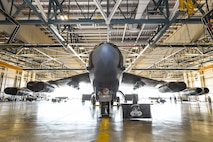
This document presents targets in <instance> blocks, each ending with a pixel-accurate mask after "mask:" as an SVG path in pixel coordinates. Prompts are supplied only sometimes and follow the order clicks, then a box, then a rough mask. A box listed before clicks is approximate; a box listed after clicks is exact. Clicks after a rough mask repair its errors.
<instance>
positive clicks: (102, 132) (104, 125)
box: [96, 118, 109, 142]
mask: <svg viewBox="0 0 213 142" xmlns="http://www.w3.org/2000/svg"><path fill="white" fill-rule="evenodd" d="M96 142H109V118H102V119H101V124H100V127H99V133H98V136H97V139H96Z"/></svg>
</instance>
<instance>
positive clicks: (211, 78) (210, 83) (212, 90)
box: [184, 65, 213, 94]
mask: <svg viewBox="0 0 213 142" xmlns="http://www.w3.org/2000/svg"><path fill="white" fill-rule="evenodd" d="M210 66H212V65H210ZM212 72H213V68H208V66H207V68H206V69H204V70H202V71H190V72H186V73H184V81H185V82H186V84H187V86H188V87H207V88H209V94H213V74H212Z"/></svg>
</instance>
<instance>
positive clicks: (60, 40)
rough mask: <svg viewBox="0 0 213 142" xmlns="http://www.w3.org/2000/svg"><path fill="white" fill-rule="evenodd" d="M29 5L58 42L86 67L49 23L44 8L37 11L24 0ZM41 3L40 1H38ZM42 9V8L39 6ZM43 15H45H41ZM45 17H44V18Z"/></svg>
mask: <svg viewBox="0 0 213 142" xmlns="http://www.w3.org/2000/svg"><path fill="white" fill-rule="evenodd" d="M24 1H25V2H26V3H27V5H28V6H29V7H30V8H31V9H32V10H33V11H34V13H35V14H36V15H37V16H38V17H39V18H40V19H41V21H42V23H43V24H44V25H45V26H46V27H47V28H48V29H49V30H50V31H51V32H52V33H53V34H54V35H55V36H56V37H57V40H58V41H59V43H60V44H61V45H62V46H63V47H64V48H65V49H68V50H70V51H72V52H73V53H74V54H75V55H76V57H77V58H78V59H79V60H80V61H81V62H82V63H83V65H84V66H86V63H85V61H84V60H83V59H82V58H81V57H80V56H79V55H78V54H77V53H76V52H75V50H74V49H73V48H72V47H71V46H70V45H69V44H66V43H65V42H64V41H65V40H64V39H63V37H62V36H61V35H60V34H59V33H58V32H57V30H56V28H55V27H54V25H51V24H49V23H48V22H47V19H46V15H45V14H44V11H42V8H41V9H40V12H38V11H37V9H36V8H35V6H33V5H32V3H31V2H30V0H24ZM37 1H39V0H37ZM37 5H40V3H39V2H38V3H37ZM38 7H40V6H38ZM41 13H43V14H41ZM43 16H44V17H43Z"/></svg>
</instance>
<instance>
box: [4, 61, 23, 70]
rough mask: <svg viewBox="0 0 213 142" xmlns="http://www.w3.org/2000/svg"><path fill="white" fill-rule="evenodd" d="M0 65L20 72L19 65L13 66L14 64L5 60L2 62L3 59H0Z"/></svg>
mask: <svg viewBox="0 0 213 142" xmlns="http://www.w3.org/2000/svg"><path fill="white" fill-rule="evenodd" d="M0 66H2V67H6V68H10V69H14V70H16V71H18V72H22V70H23V69H22V68H21V67H18V66H15V65H11V64H8V63H6V62H3V61H0Z"/></svg>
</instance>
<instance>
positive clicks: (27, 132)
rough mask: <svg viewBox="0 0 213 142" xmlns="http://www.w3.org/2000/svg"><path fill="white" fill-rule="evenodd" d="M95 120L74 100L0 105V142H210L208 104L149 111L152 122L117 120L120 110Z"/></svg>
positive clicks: (212, 128) (95, 114)
mask: <svg viewBox="0 0 213 142" xmlns="http://www.w3.org/2000/svg"><path fill="white" fill-rule="evenodd" d="M112 111H113V116H112V118H110V119H108V118H104V119H100V118H99V108H98V107H96V108H95V109H93V108H92V107H91V105H90V103H89V102H88V103H86V104H85V105H82V104H81V103H80V101H79V102H77V101H75V102H74V101H68V102H61V103H52V102H0V142H95V141H96V142H201V141H202V142H212V141H213V115H212V106H210V105H209V104H208V103H195V102H193V103H182V104H181V103H177V104H175V103H169V102H167V103H165V104H154V105H152V106H151V113H152V119H148V120H147V119H146V120H142V121H127V120H125V121H123V119H122V117H121V110H120V108H117V107H113V110H112Z"/></svg>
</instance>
